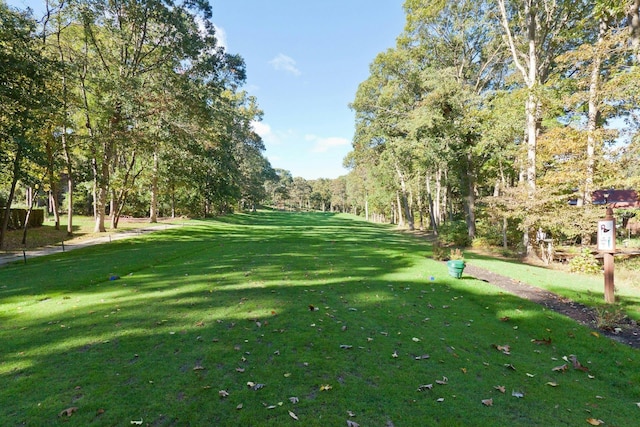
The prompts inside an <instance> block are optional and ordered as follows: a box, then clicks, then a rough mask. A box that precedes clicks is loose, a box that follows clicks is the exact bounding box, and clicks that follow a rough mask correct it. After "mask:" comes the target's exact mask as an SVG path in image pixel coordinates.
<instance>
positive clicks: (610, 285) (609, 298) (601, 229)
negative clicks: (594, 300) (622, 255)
mask: <svg viewBox="0 0 640 427" xmlns="http://www.w3.org/2000/svg"><path fill="white" fill-rule="evenodd" d="M598 250H599V251H601V252H603V257H604V300H605V302H606V303H608V304H613V303H614V302H615V301H616V299H615V298H616V297H615V284H614V279H613V272H614V262H613V254H614V253H615V251H616V220H615V218H614V217H613V209H611V208H610V207H607V214H606V216H605V217H604V219H603V220H600V221H598Z"/></svg>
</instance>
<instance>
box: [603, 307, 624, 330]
mask: <svg viewBox="0 0 640 427" xmlns="http://www.w3.org/2000/svg"><path fill="white" fill-rule="evenodd" d="M626 317H627V316H626V315H625V313H624V310H623V309H622V308H621V307H620V306H618V305H615V306H599V307H596V327H597V328H598V329H604V330H609V331H613V330H614V329H615V328H616V327H619V326H621V325H622V322H623V320H624V319H625V318H626Z"/></svg>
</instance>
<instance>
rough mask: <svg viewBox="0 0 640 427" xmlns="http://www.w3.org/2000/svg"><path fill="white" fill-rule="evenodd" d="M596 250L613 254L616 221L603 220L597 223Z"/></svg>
mask: <svg viewBox="0 0 640 427" xmlns="http://www.w3.org/2000/svg"><path fill="white" fill-rule="evenodd" d="M598 250H599V251H604V252H615V250H616V221H615V219H603V220H600V221H598Z"/></svg>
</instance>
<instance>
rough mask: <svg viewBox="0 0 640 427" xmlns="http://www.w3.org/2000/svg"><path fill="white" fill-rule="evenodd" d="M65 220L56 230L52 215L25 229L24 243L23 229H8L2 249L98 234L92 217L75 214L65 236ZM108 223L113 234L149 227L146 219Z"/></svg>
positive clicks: (19, 249) (76, 240)
mask: <svg viewBox="0 0 640 427" xmlns="http://www.w3.org/2000/svg"><path fill="white" fill-rule="evenodd" d="M67 221H68V217H67V216H66V215H62V216H61V217H60V227H59V229H58V230H56V229H55V224H54V222H53V217H48V218H46V219H45V221H44V224H43V225H42V227H38V228H30V229H28V230H27V239H26V243H25V244H24V245H23V244H22V236H23V230H8V231H7V235H6V237H5V241H4V245H3V248H2V250H3V251H5V252H15V251H21V250H23V249H27V250H28V249H36V248H41V247H43V246H49V245H60V244H61V242H63V241H64V242H65V243H74V242H80V241H82V240H86V239H89V238H92V237H97V236H99V235H100V233H94V232H93V229H94V226H95V222H94V219H93V217H87V216H80V215H75V216H74V217H73V236H72V237H70V236H67V224H68V222H67ZM188 222H189V221H187V220H184V219H179V218H175V219H165V220H163V221H162V223H163V224H171V223H174V224H183V223H188ZM110 225H111V222H110V221H105V226H106V227H107V229H108V232H109V233H112V234H113V233H118V232H121V231H126V230H131V229H135V228H140V227H149V226H150V225H151V224H149V221H148V220H140V219H129V218H122V219H121V220H120V222H119V224H118V228H117V229H116V230H114V229H110V228H109V227H110Z"/></svg>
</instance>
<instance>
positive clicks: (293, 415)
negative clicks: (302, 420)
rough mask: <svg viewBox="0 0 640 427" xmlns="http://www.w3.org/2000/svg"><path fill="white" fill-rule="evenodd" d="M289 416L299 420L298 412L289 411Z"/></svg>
mask: <svg viewBox="0 0 640 427" xmlns="http://www.w3.org/2000/svg"><path fill="white" fill-rule="evenodd" d="M289 416H290V417H291V418H293V419H294V420H296V421H298V416H297V415H296V414H294V413H293V412H291V411H289Z"/></svg>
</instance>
